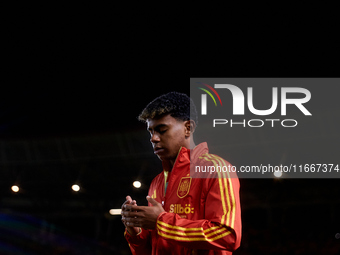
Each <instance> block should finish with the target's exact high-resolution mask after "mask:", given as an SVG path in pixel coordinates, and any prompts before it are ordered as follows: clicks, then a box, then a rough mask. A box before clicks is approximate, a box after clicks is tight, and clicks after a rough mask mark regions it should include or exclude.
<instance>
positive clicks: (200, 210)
mask: <svg viewBox="0 0 340 255" xmlns="http://www.w3.org/2000/svg"><path fill="white" fill-rule="evenodd" d="M191 163H192V164H191V167H194V166H215V167H216V168H217V166H220V167H223V166H228V165H229V166H230V164H229V163H228V162H227V161H225V160H224V159H222V158H220V157H218V156H216V155H213V154H209V151H208V146H207V144H206V143H201V144H199V145H198V146H196V147H195V148H194V149H193V150H192V151H191ZM220 172H221V173H218V177H222V178H191V177H190V150H188V149H186V148H183V147H182V148H181V149H180V151H179V154H178V156H177V159H176V161H175V163H174V166H173V168H172V171H171V172H166V171H163V172H162V173H160V174H159V175H157V176H156V177H155V178H154V179H153V181H152V183H151V185H150V189H149V196H151V197H152V198H154V199H155V200H156V201H158V202H159V203H162V205H163V208H164V210H165V212H163V213H161V214H160V215H159V216H158V218H157V225H156V229H154V230H145V229H142V232H141V233H140V234H139V235H137V236H131V235H130V234H129V233H128V232H127V231H125V238H126V240H127V241H128V243H129V246H130V249H131V252H132V254H134V255H135V254H136V255H137V254H152V255H167V254H176V255H178V254H209V255H212V254H231V253H232V251H234V250H236V249H237V248H238V247H239V246H240V242H241V208H240V198H239V188H240V184H239V180H238V178H237V176H236V175H233V176H232V178H228V177H230V174H228V173H225V172H222V171H220ZM210 176H211V175H210ZM167 180H168V185H167V189H166V193H165V183H166V181H167ZM164 193H165V194H164ZM149 206H151V204H149Z"/></svg>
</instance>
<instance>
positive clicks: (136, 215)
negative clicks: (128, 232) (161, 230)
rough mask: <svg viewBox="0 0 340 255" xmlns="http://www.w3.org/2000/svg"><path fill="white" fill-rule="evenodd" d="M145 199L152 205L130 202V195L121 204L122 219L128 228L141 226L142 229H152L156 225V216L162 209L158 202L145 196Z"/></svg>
mask: <svg viewBox="0 0 340 255" xmlns="http://www.w3.org/2000/svg"><path fill="white" fill-rule="evenodd" d="M146 199H147V200H148V202H150V203H151V205H152V206H137V204H136V202H135V201H134V203H133V202H132V199H131V197H130V196H127V197H126V201H125V202H124V204H123V205H122V213H121V214H122V221H123V223H124V225H125V226H126V227H127V228H128V229H129V228H134V227H141V228H144V229H154V228H155V227H156V222H157V217H158V215H159V214H160V213H162V212H164V209H163V207H162V205H161V204H160V203H158V202H157V201H156V200H154V199H153V198H151V197H149V196H147V197H146Z"/></svg>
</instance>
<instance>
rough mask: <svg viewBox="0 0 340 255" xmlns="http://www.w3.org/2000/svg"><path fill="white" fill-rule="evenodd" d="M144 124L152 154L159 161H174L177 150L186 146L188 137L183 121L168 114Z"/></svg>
mask: <svg viewBox="0 0 340 255" xmlns="http://www.w3.org/2000/svg"><path fill="white" fill-rule="evenodd" d="M146 123H147V129H148V131H149V133H150V135H151V138H150V142H151V143H152V146H153V149H154V153H155V154H156V155H157V156H158V157H159V159H160V160H175V159H176V157H177V154H178V151H179V149H180V148H181V147H182V146H183V147H185V146H186V145H188V140H189V139H188V138H189V137H190V136H189V135H188V133H187V128H186V126H185V123H186V122H185V121H181V120H177V119H175V118H174V117H171V116H170V114H168V115H165V116H163V117H161V118H159V119H148V120H147V121H146Z"/></svg>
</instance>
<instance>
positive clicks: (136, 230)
mask: <svg viewBox="0 0 340 255" xmlns="http://www.w3.org/2000/svg"><path fill="white" fill-rule="evenodd" d="M125 205H137V202H136V200H132V198H131V197H130V196H127V197H126V201H125V202H124V203H123V205H122V212H121V214H122V222H123V224H124V226H125V227H126V229H127V231H128V232H129V234H130V235H137V234H138V233H139V231H140V228H138V227H129V226H127V225H126V220H125V218H124V216H123V214H124V212H126V210H127V209H126V208H125Z"/></svg>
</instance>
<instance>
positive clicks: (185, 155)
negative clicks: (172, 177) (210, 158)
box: [162, 142, 209, 171]
mask: <svg viewBox="0 0 340 255" xmlns="http://www.w3.org/2000/svg"><path fill="white" fill-rule="evenodd" d="M205 153H209V149H208V144H207V143H206V142H203V143H200V144H198V145H196V146H195V148H193V149H192V150H189V149H187V148H185V147H181V148H180V149H179V151H178V154H177V158H176V160H175V163H174V166H175V165H176V164H178V163H189V164H190V162H193V161H196V160H197V159H198V157H200V156H201V155H203V154H205ZM190 154H191V155H190ZM162 165H163V170H164V171H166V170H167V169H166V168H167V167H166V166H165V165H164V164H162Z"/></svg>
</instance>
